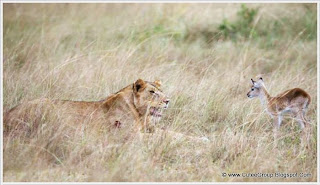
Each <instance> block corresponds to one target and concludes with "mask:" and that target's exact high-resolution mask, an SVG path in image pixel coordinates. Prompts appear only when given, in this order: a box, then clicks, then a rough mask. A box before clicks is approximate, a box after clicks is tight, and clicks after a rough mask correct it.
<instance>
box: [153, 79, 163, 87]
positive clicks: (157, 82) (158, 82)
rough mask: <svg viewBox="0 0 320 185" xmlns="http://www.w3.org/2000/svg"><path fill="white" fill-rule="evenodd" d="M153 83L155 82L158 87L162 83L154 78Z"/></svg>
mask: <svg viewBox="0 0 320 185" xmlns="http://www.w3.org/2000/svg"><path fill="white" fill-rule="evenodd" d="M154 83H155V84H156V85H157V86H158V87H160V86H161V85H162V83H161V81H160V80H156V81H154Z"/></svg>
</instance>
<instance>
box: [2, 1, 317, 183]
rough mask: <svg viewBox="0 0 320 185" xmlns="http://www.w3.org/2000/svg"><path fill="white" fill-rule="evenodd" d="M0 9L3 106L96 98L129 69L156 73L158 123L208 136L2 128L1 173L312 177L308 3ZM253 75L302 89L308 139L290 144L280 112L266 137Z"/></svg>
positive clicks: (313, 14)
mask: <svg viewBox="0 0 320 185" xmlns="http://www.w3.org/2000/svg"><path fill="white" fill-rule="evenodd" d="M3 10H4V17H3V26H4V27H3V34H4V36H3V39H4V40H3V50H4V51H3V57H4V60H3V66H4V74H3V78H4V79H3V84H4V89H3V97H4V99H3V103H4V110H7V109H9V108H11V107H13V106H15V105H17V104H19V103H22V102H26V101H29V100H32V99H36V98H41V97H46V98H52V99H69V100H84V101H94V100H100V99H103V98H105V97H106V96H108V95H109V94H111V93H113V92H116V91H118V90H119V89H121V88H122V87H124V86H126V85H128V84H130V83H133V82H134V81H135V80H136V79H138V78H142V79H145V80H149V81H153V80H155V79H160V80H162V82H163V84H164V91H165V92H166V93H167V94H168V95H169V97H170V98H171V104H170V107H169V109H168V110H167V111H166V115H165V117H164V118H163V120H162V121H161V122H160V124H159V125H158V126H159V127H163V126H165V127H168V128H169V129H171V130H174V131H177V132H181V133H185V134H189V135H194V136H207V137H209V138H210V139H211V140H212V142H210V143H209V144H204V145H201V144H197V143H192V142H188V141H185V140H173V139H172V138H170V137H169V136H161V137H160V136H154V137H151V138H149V139H147V140H143V141H140V140H137V139H134V140H132V141H128V142H126V143H122V145H121V147H117V148H108V147H106V146H105V145H104V144H103V143H104V142H105V139H106V137H117V135H113V134H111V133H95V134H88V133H91V132H87V133H86V132H85V133H81V134H80V136H79V135H78V136H77V135H76V136H74V137H71V138H69V139H68V140H57V142H56V143H55V145H51V147H50V148H45V147H42V148H41V146H42V145H40V144H39V143H42V144H43V143H44V145H43V146H46V145H45V143H47V142H48V141H47V140H48V139H50V138H33V139H32V140H31V141H24V140H19V139H14V138H10V139H8V140H5V142H4V149H5V150H4V164H3V166H4V181H170V182H173V181H316V179H317V157H316V156H317V134H316V130H317V116H316V112H317V106H316V102H317V76H316V75H317V73H316V72H317V5H316V4H306V3H300V4H296V3H290V4H281V3H276V4H271V3H270V4H251V3H250V4H235V3H234V4H224V3H209V4H204V3H199V4H196V3H179V4H175V3H170V4H158V3H152V4H147V3H143V4H134V3H127V4H118V3H109V4H104V3H99V4H88V3H83V4H68V3H67V4H29V3H28V4H11V3H5V4H4V5H3ZM258 75H262V76H263V77H264V80H265V83H266V85H267V88H268V89H269V91H270V93H271V95H276V94H278V93H280V92H282V91H284V90H287V89H289V88H294V87H300V88H303V89H305V90H306V91H307V92H308V93H309V94H310V95H311V97H312V103H311V105H310V107H309V112H308V118H309V119H310V123H311V124H312V128H313V133H312V139H311V146H312V147H311V148H309V149H307V150H300V144H299V143H300V141H299V133H298V132H299V129H298V125H297V124H296V122H294V121H293V120H291V119H285V120H284V122H283V125H282V127H281V132H282V137H281V139H280V141H279V142H280V146H279V147H278V149H277V150H276V151H275V150H273V149H272V147H273V144H272V142H273V137H272V136H273V135H272V120H271V119H270V118H269V116H268V115H267V113H266V112H263V110H264V109H263V108H262V107H261V105H260V102H259V100H249V99H248V98H247V97H246V93H247V92H248V91H249V88H250V78H254V77H256V76H258ZM51 122H52V123H53V122H55V120H51ZM106 135H107V136H106ZM35 146H38V148H37V147H35ZM39 147H40V148H39ZM43 151H44V152H45V153H47V154H48V155H49V157H48V156H47V157H44V156H43V154H42V153H41V152H43ZM48 158H49V159H50V160H49V159H48ZM222 172H226V173H237V172H238V173H242V172H246V173H248V172H251V173H258V172H265V173H273V172H285V173H290V172H304V173H311V174H312V176H311V177H310V178H293V179H289V178H286V179H285V178H279V179H268V178H261V179H259V178H223V177H222V176H221V173H222Z"/></svg>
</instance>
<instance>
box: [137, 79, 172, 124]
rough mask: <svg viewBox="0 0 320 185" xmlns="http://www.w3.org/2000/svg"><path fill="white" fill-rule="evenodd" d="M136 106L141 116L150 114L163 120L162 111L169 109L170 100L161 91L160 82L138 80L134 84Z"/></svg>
mask: <svg viewBox="0 0 320 185" xmlns="http://www.w3.org/2000/svg"><path fill="white" fill-rule="evenodd" d="M133 94H134V104H135V106H136V108H137V110H138V112H139V113H140V114H141V115H146V114H149V115H151V116H152V117H154V118H161V116H162V111H163V110H164V109H167V108H168V105H169V101H170V100H169V99H168V97H167V96H166V95H165V94H164V93H163V92H162V90H161V83H160V81H154V82H147V81H144V80H141V79H139V80H137V81H136V82H135V83H134V84H133Z"/></svg>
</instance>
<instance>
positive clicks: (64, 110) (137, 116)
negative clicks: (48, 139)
mask: <svg viewBox="0 0 320 185" xmlns="http://www.w3.org/2000/svg"><path fill="white" fill-rule="evenodd" d="M160 87H161V83H160V82H159V81H155V82H148V81H144V80H141V79H138V80H137V81H136V82H135V83H133V84H130V85H128V86H127V87H125V88H123V89H121V90H120V91H118V92H116V93H114V94H111V95H110V96H108V97H107V98H106V99H104V100H101V101H96V102H85V101H68V100H49V99H37V100H33V101H29V102H26V103H22V104H20V105H17V106H16V107H14V108H12V109H10V110H9V111H8V112H7V113H6V114H5V115H4V135H8V134H14V135H16V134H17V133H19V134H21V133H23V134H24V135H26V134H28V135H29V134H31V133H32V132H33V131H34V130H36V129H38V128H39V125H41V124H39V122H44V121H45V120H46V119H48V116H49V117H50V116H52V114H56V116H58V117H59V118H62V119H60V121H63V122H67V123H68V124H69V123H70V124H74V123H78V122H80V121H81V122H83V121H85V120H88V123H93V122H97V121H99V122H102V123H103V124H104V125H105V126H107V127H109V128H114V127H117V128H123V127H130V126H133V128H136V129H139V130H142V131H144V132H152V131H153V126H152V125H151V124H150V123H151V122H152V121H159V120H160V118H161V116H162V111H163V109H166V108H168V104H169V99H168V97H167V96H166V95H165V94H164V93H163V92H162V90H161V88H160Z"/></svg>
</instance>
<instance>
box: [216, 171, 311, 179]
mask: <svg viewBox="0 0 320 185" xmlns="http://www.w3.org/2000/svg"><path fill="white" fill-rule="evenodd" d="M221 175H222V177H224V178H233V177H241V178H310V177H311V173H302V172H301V173H281V172H276V173H222V174H221Z"/></svg>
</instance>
